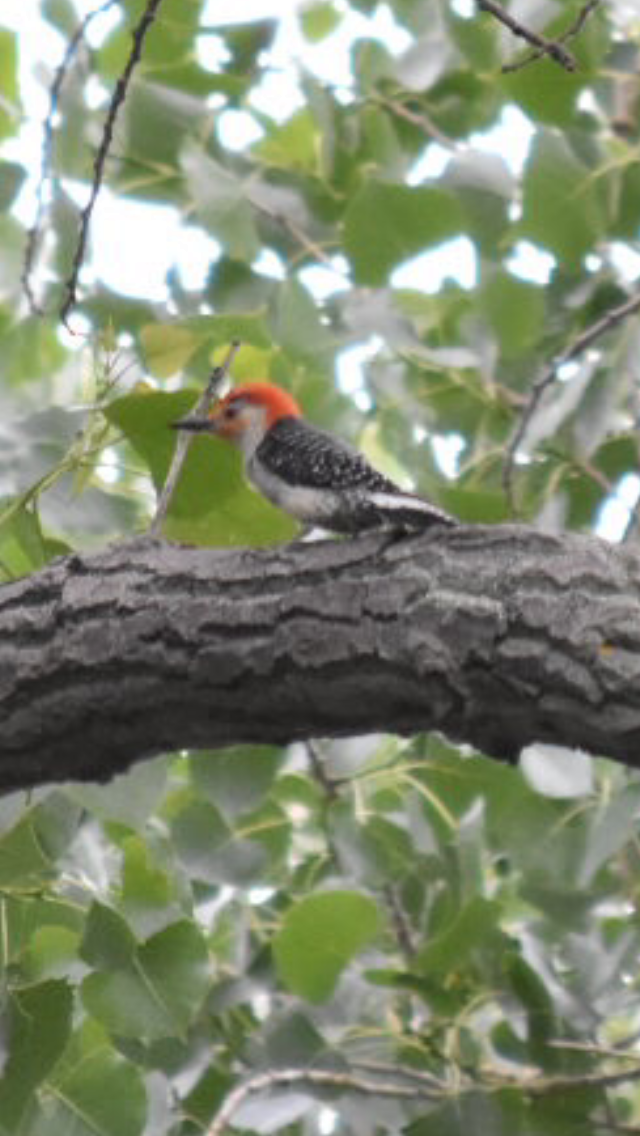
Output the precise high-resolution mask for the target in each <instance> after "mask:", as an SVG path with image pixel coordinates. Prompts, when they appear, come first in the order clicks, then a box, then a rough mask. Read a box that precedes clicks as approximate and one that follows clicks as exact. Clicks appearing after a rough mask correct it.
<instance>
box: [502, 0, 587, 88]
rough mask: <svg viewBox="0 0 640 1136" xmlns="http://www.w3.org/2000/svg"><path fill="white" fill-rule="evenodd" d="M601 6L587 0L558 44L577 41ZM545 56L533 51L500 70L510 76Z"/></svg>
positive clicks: (542, 52)
mask: <svg viewBox="0 0 640 1136" xmlns="http://www.w3.org/2000/svg"><path fill="white" fill-rule="evenodd" d="M599 4H600V0H587V2H586V4H584V5H583V7H582V8H581V9H580V11H579V13H578V15H577V18H576V19H575V20H574V22H573V23H572V25H571V27H570V28H567V30H566V32H563V33H562V35H561V36H558V40H557V42H558V43H567V42H568V41H569V40H570V39H575V37H576V36H577V35H579V33H580V32H581V31H582V29H583V27H584V25H585V23H586V21H587V19H588V18H589V16H590V15H591V13H592V12H593V10H594V9H595V8H597V7H598V5H599ZM544 55H545V52H544V51H542V49H539V50H538V51H532V52H531V54H530V55H527V56H525V58H524V59H519V60H518V61H517V62H516V63H505V65H504V67H501V68H500V70H501V71H502V73H503V75H508V74H509V73H510V72H513V71H521V70H522V68H523V67H528V66H529V64H530V63H535V61H536V60H537V59H542V57H543V56H544Z"/></svg>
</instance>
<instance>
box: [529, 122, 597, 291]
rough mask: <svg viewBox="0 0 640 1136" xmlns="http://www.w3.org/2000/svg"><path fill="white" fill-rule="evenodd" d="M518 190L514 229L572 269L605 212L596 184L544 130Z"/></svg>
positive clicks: (557, 139) (564, 146)
mask: <svg viewBox="0 0 640 1136" xmlns="http://www.w3.org/2000/svg"><path fill="white" fill-rule="evenodd" d="M523 190H524V197H523V212H522V220H521V221H520V223H519V225H518V230H519V232H521V233H522V234H523V235H524V236H527V237H529V238H530V239H531V240H532V241H537V242H538V243H539V244H541V245H543V246H544V247H545V248H548V249H549V250H550V251H551V252H552V253H554V254H555V255H556V256H557V257H558V259H559V260H560V261H561V262H562V264H563V266H564V267H565V268H567V269H569V270H573V271H577V270H578V268H579V267H580V262H581V260H582V258H583V257H584V256H585V254H586V253H587V252H589V250H590V249H592V248H593V246H594V244H595V243H596V242H597V241H598V239H599V238H600V237H601V235H602V233H603V231H604V228H605V219H606V216H605V210H604V206H603V202H602V198H601V196H600V189H599V187H598V185H597V183H596V182H595V181H594V180H593V179H592V178H591V176H590V171H589V170H588V169H587V167H586V166H584V165H583V164H582V162H580V161H579V160H578V159H577V158H576V156H575V154H574V153H573V151H572V150H571V149H570V147H569V146H568V144H567V142H566V140H565V139H564V138H563V137H562V136H561V135H560V134H556V133H554V132H552V131H550V130H543V131H541V132H540V133H539V134H538V135H537V137H536V139H535V141H534V143H533V145H532V147H531V152H530V155H529V158H528V160H527V164H526V167H525V171H524V179H523Z"/></svg>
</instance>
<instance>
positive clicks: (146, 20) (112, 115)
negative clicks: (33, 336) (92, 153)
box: [60, 0, 162, 330]
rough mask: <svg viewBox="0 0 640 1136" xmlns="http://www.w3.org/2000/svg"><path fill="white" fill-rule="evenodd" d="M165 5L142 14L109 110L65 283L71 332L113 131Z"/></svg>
mask: <svg viewBox="0 0 640 1136" xmlns="http://www.w3.org/2000/svg"><path fill="white" fill-rule="evenodd" d="M161 3H162V0H148V3H147V6H146V8H145V10H144V12H143V13H142V16H141V18H140V20H139V22H138V24H137V26H136V27H135V28H134V31H133V35H132V41H133V42H132V45H131V52H130V54H129V58H128V59H127V62H126V64H125V68H124V71H123V72H122V75H121V76H120V78H119V79H118V82H117V83H116V87H115V90H114V92H113V95H112V98H111V102H110V103H109V110H108V112H107V117H106V120H105V124H104V130H103V132H102V138H101V140H100V146H99V147H98V153H97V154H96V158H95V162H94V164H93V181H92V183H91V192H90V194H89V200H88V202H87V204H86V205H85V207H84V209H83V210H82V211H81V213H80V228H79V232H78V242H77V244H76V251H75V254H74V257H73V264H72V267H71V273H70V275H69V277H68V279H67V280H66V281H65V292H66V295H65V299H64V301H63V304H62V307H61V309H60V319H61V321H62V323H63V324H64V325H65V327H66V328H67V329H68V330H71V329H70V328H69V325H68V323H67V320H68V317H69V313H70V312H71V309H72V308H73V307H74V306H75V304H76V298H77V297H76V293H77V288H78V276H79V274H80V269H81V267H82V262H83V260H84V254H85V250H86V246H87V238H88V235H89V225H90V223H91V215H92V213H93V209H94V206H95V203H96V200H97V197H98V194H99V192H100V188H101V186H102V181H103V178H104V167H105V164H106V161H107V155H108V153H109V148H110V146H111V141H112V139H113V131H114V127H115V123H116V118H117V117H118V112H119V110H120V107H121V106H122V104H123V102H124V100H125V98H126V94H127V89H128V87H129V83H130V81H131V76H132V74H133V70H134V68H135V66H136V64H137V63H138V62H139V60H140V57H141V55H142V47H143V44H144V40H145V36H146V34H147V32H148V31H149V28H150V27H151V25H152V23H153V21H154V20H155V18H156V15H157V12H158V8H159V7H160V5H161Z"/></svg>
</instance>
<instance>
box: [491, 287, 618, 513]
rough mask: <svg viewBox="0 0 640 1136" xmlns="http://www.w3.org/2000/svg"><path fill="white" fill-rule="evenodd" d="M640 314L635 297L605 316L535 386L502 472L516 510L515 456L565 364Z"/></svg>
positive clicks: (551, 364)
mask: <svg viewBox="0 0 640 1136" xmlns="http://www.w3.org/2000/svg"><path fill="white" fill-rule="evenodd" d="M638 310H640V293H638V294H637V295H636V296H632V297H631V299H630V300H626V301H625V303H624V304H620V305H619V306H618V307H617V308H611V310H610V311H608V312H607V313H606V315H604V316H601V318H600V319H598V320H596V322H595V323H592V324H591V326H590V327H588V328H586V330H585V331H583V332H581V333H580V335H578V336H576V338H575V339H574V340H573V341H572V342H571V343H570V344H569V346H568V347H566V348H565V350H564V351H562V352H561V353H560V355H557V356H556V357H555V359H553V360H552V362H551V363H549V365H548V366H547V367H545V369H544V371H543V372H542V374H541V375H539V376H538V378H537V379H536V380H535V382H534V383H533V385H532V387H531V391H530V394H529V398H528V399H527V402H526V404H525V407H524V409H523V411H522V414H521V416H520V420H519V422H518V425H517V426H516V428H515V430H514V432H513V434H512V436H511V440H510V441H509V444H508V446H507V451H506V454H505V462H504V468H503V471H502V485H503V488H504V491H505V493H506V495H507V498H508V500H509V503H510V505H511V507H512V508H515V502H514V495H513V469H514V462H515V456H516V454H517V452H518V447H519V446H520V444H521V443H522V439H523V438H524V436H525V434H526V432H527V428H528V426H529V424H530V422H531V420H532V418H533V416H534V414H535V412H536V410H537V409H538V406H539V405H540V400H541V399H542V396H543V394H544V392H545V391H546V390H547V388H548V387H551V386H552V385H553V383H555V381H556V378H557V375H558V370H559V369H560V367H562V366H564V364H565V363H569V362H570V361H571V360H572V359H575V358H577V356H578V355H580V354H582V352H583V351H585V350H586V348H587V347H591V345H592V344H593V343H595V341H596V340H597V339H599V338H600V336H601V335H604V334H605V332H606V331H610V330H611V328H612V327H616V325H617V324H619V323H621V322H622V320H624V319H626V318H627V316H630V315H632V314H633V313H634V312H636V311H638Z"/></svg>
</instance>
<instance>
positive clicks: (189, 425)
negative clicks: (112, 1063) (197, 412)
mask: <svg viewBox="0 0 640 1136" xmlns="http://www.w3.org/2000/svg"><path fill="white" fill-rule="evenodd" d="M169 426H170V427H171V429H172V430H190V431H192V432H193V433H202V432H206V433H208V434H215V433H216V430H217V428H218V427H217V423H216V420H215V418H196V417H195V416H193V417H187V418H179V419H178V421H177V422H170V423H169Z"/></svg>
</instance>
